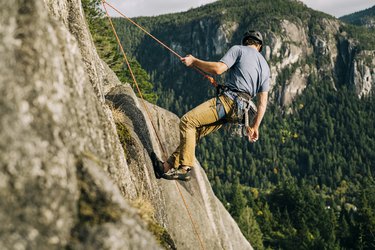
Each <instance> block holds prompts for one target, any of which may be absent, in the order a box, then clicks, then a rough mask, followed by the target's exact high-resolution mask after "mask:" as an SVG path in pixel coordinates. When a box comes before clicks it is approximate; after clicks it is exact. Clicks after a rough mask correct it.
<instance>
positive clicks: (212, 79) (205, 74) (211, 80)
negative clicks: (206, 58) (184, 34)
mask: <svg viewBox="0 0 375 250" xmlns="http://www.w3.org/2000/svg"><path fill="white" fill-rule="evenodd" d="M102 2H103V3H105V4H106V5H108V6H109V7H111V8H112V9H113V10H114V11H116V12H117V13H118V14H119V15H120V16H122V17H123V18H125V19H126V20H128V21H129V22H130V23H132V24H133V25H135V26H136V27H138V28H139V29H140V30H142V31H143V32H144V33H146V34H147V35H148V36H150V37H151V38H152V39H154V40H155V41H156V42H157V43H159V44H160V45H161V46H163V47H164V48H166V49H167V50H169V51H170V52H171V53H172V54H173V55H175V56H177V57H178V58H179V59H180V60H181V59H182V56H181V55H180V54H178V53H177V52H176V51H174V50H173V49H171V48H170V47H168V46H167V45H166V44H165V43H163V42H162V41H160V40H159V39H157V38H156V37H155V36H153V35H152V34H151V33H150V32H148V31H147V30H146V29H145V28H143V27H142V26H141V25H139V24H138V23H136V22H134V21H133V20H132V19H131V18H129V17H127V16H126V15H125V14H123V13H122V12H121V11H119V10H118V9H116V8H115V7H114V6H112V5H111V4H109V3H107V2H106V1H105V0H103V1H102ZM193 69H195V70H196V71H197V72H198V73H200V74H201V75H202V76H203V77H204V78H206V79H207V80H208V81H209V82H210V83H211V84H212V85H213V86H214V87H217V85H218V84H217V82H216V80H215V79H214V78H213V77H212V76H210V75H209V74H207V73H206V72H204V71H203V70H201V69H200V68H198V67H196V66H194V67H193Z"/></svg>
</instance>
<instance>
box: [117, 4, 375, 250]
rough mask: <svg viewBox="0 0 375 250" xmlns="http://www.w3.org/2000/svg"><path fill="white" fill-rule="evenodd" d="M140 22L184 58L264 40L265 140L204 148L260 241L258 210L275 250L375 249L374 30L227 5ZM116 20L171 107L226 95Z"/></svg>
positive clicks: (313, 15) (297, 12)
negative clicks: (248, 34)
mask: <svg viewBox="0 0 375 250" xmlns="http://www.w3.org/2000/svg"><path fill="white" fill-rule="evenodd" d="M135 20H136V21H137V22H138V23H139V24H141V25H142V26H144V27H145V28H146V29H147V30H148V31H150V32H151V33H152V34H153V35H154V36H156V37H157V38H158V39H160V40H161V41H163V42H165V43H166V44H168V45H169V46H170V47H171V48H172V49H174V50H175V51H177V53H179V54H180V55H182V56H183V55H185V54H188V53H190V54H193V55H194V56H197V57H199V58H201V59H203V60H210V61H215V60H219V59H220V58H221V57H222V56H223V55H224V53H225V52H226V51H227V49H229V48H230V47H231V46H233V45H236V44H239V42H240V40H241V37H242V34H243V33H244V32H245V31H246V30H247V29H258V30H260V31H261V32H262V33H263V35H264V38H265V46H264V56H265V58H266V59H267V61H268V62H269V64H270V67H271V71H272V84H271V85H272V89H271V91H270V96H271V101H270V104H269V105H268V109H267V112H266V115H265V117H264V120H263V123H262V126H261V137H260V140H259V141H258V142H257V143H256V144H250V143H248V142H246V140H245V139H242V138H236V137H233V136H230V134H229V133H228V132H227V131H226V130H224V129H223V130H222V131H221V133H214V134H212V135H210V136H208V137H207V138H203V140H202V141H201V142H200V143H199V146H198V148H197V158H198V159H199V160H200V162H201V163H202V167H203V168H204V169H205V171H206V173H207V175H208V177H209V179H210V181H211V183H212V186H213V189H214V191H215V194H216V195H217V196H218V197H219V198H220V200H221V201H222V202H223V204H224V205H225V206H226V208H227V209H228V210H229V211H230V212H231V214H232V216H233V217H234V218H235V219H236V221H237V222H238V224H239V226H240V228H241V230H242V232H243V233H244V235H245V236H246V235H247V236H246V237H248V239H250V240H251V241H252V240H254V238H255V237H254V235H253V234H252V231H251V230H248V228H249V227H251V225H252V224H251V223H248V222H247V219H246V218H251V216H250V215H251V214H252V212H251V211H250V210H249V209H248V208H249V207H250V208H251V209H252V210H253V212H254V215H255V217H256V219H257V222H258V223H259V226H260V229H261V232H262V234H263V237H261V238H262V242H261V243H263V246H264V247H265V248H271V249H295V248H296V247H297V248H298V249H300V248H303V249H361V248H362V249H369V248H366V246H372V245H374V244H375V239H374V237H373V235H372V232H373V229H372V228H375V219H374V217H373V214H374V211H373V209H369V207H372V208H373V207H375V194H373V192H370V193H367V191H366V193H365V190H373V185H374V174H375V169H374V167H373V166H374V162H375V130H374V129H372V128H374V127H375V124H374V121H375V100H374V98H373V91H374V89H375V88H374V84H375V70H374V69H375V58H374V53H375V36H374V34H373V31H371V29H368V28H366V27H360V26H355V25H352V24H347V23H344V22H342V21H340V20H339V19H337V18H335V17H332V16H330V15H328V14H325V13H322V12H318V11H314V10H312V9H310V8H308V7H307V6H306V5H304V4H303V3H301V2H300V1H297V0H262V1H256V0H219V1H216V2H214V3H211V4H208V5H205V6H202V7H199V8H196V9H192V10H189V11H187V12H182V13H175V14H168V15H162V16H156V17H142V18H137V19H135ZM115 24H116V27H117V29H118V31H119V33H120V37H121V40H122V43H123V45H124V48H125V49H126V51H128V52H129V54H131V55H132V56H134V57H135V58H136V59H137V60H138V61H139V63H140V64H141V66H142V67H143V68H144V69H145V70H146V71H147V72H148V73H149V74H150V76H151V80H152V81H153V82H154V84H155V86H156V91H158V92H159V93H160V95H159V96H160V98H159V100H158V104H159V105H160V106H162V107H164V108H167V109H169V110H171V111H173V112H175V113H177V114H178V115H182V114H183V113H184V112H186V111H187V110H188V109H190V108H192V107H194V106H196V105H197V104H198V103H200V102H202V101H203V100H205V99H207V98H209V97H210V96H214V89H213V88H212V87H211V86H210V84H209V83H208V82H207V81H206V80H205V79H203V78H202V76H201V75H199V74H197V73H196V72H194V71H193V70H191V69H188V68H186V67H185V66H184V65H183V64H181V63H180V62H179V59H178V58H177V57H175V56H174V55H173V54H171V53H169V52H168V51H167V50H166V49H164V48H163V47H161V46H160V45H159V44H157V43H156V42H155V41H153V40H152V39H150V38H149V37H147V36H146V35H144V34H143V33H142V32H141V31H139V30H138V29H136V28H135V27H134V26H132V25H129V23H128V22H127V21H125V20H123V19H116V22H115ZM217 79H218V81H220V82H222V83H223V82H225V77H217ZM289 185H290V186H289ZM244 197H245V198H244ZM370 204H371V205H370ZM354 210H356V211H358V212H356V213H353V211H354ZM367 211H369V213H368V214H367ZM245 215H246V216H245ZM336 229H340V230H337V231H336ZM297 243H298V244H299V245H298V246H296V244H297ZM252 244H254V248H256V249H263V248H262V246H261V244H258V245H255V243H254V242H253V241H252Z"/></svg>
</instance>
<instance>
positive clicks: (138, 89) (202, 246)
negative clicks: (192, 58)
mask: <svg viewBox="0 0 375 250" xmlns="http://www.w3.org/2000/svg"><path fill="white" fill-rule="evenodd" d="M102 4H103V8H104V10H105V13H106V15H107V18H108V20H109V23H110V25H111V28H112V31H113V33H114V35H115V37H116V40H117V43H118V45H119V47H120V50H121V53H122V54H123V57H124V60H125V62H126V65H127V66H128V68H129V72H130V75H131V77H132V79H133V81H134V83H135V85H136V87H137V91H138V93H139V96H140V98H141V100H142V104H143V106H144V108H145V110H146V112H147V115H148V118H149V120H150V122H151V124H152V127H153V129H154V132H155V135H156V137H157V139H158V142H159V144H160V146H161V149H162V151H163V155H164V158H165V159H166V157H167V155H166V152H167V151H166V149H165V147H164V145H163V144H162V142H161V140H160V137H159V135H158V133H157V130H156V127H155V125H154V123H153V121H152V119H151V118H152V116H151V114H150V112H149V110H148V108H147V106H146V103H145V100H144V98H143V95H142V92H141V90H140V88H139V86H138V83H137V80H136V78H135V76H134V74H133V71H132V69H131V66H130V63H129V61H128V58H127V56H126V53H125V51H124V48H123V47H122V45H121V42H120V39H119V37H118V35H117V32H116V29H115V27H114V25H113V22H112V19H111V17H110V16H109V14H108V10H107V8H106V6H105V5H106V4H107V5H108V6H110V7H111V8H113V9H114V7H112V6H111V5H110V4H108V3H107V2H106V1H105V0H102ZM116 11H117V10H116ZM119 14H122V13H120V12H119ZM123 16H124V15H123ZM147 33H148V32H147ZM148 34H149V33H148ZM150 35H151V34H150ZM151 36H152V35H151ZM155 39H156V38H155ZM158 41H159V40H158ZM165 47H166V48H167V46H166V45H165ZM174 54H175V55H177V56H178V57H179V58H181V56H179V55H178V54H177V53H174ZM206 77H207V78H208V77H210V76H206ZM211 78H212V77H211ZM208 79H209V78H208ZM212 79H213V78H212ZM175 184H176V187H177V189H178V191H179V194H180V196H181V199H182V201H183V204H184V206H185V208H186V211H187V213H188V215H189V218H190V221H191V224H192V227H193V231H194V233H195V235H196V237H197V239H198V241H199V244H200V247H201V249H203V250H205V247H204V245H203V241H202V239H201V237H200V236H199V233H198V229H197V226H196V223H195V222H194V220H193V217H192V215H191V212H190V210H189V207H188V205H187V203H186V201H185V198H184V196H183V194H182V192H181V189H180V187H179V186H178V183H177V181H175Z"/></svg>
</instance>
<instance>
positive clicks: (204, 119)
mask: <svg viewBox="0 0 375 250" xmlns="http://www.w3.org/2000/svg"><path fill="white" fill-rule="evenodd" d="M219 98H220V101H221V104H222V107H220V106H219V107H217V98H216V97H215V98H212V99H210V100H208V101H206V102H204V103H202V104H200V105H199V106H197V107H195V108H194V109H192V110H190V111H189V112H187V113H186V114H185V115H184V116H183V117H182V118H181V120H180V145H179V146H178V147H177V149H176V150H175V152H174V153H173V154H172V155H171V156H170V157H169V159H168V163H169V164H170V165H171V166H172V167H174V168H178V167H179V166H180V165H185V166H190V167H193V166H194V160H195V146H196V143H197V142H198V141H199V140H200V139H201V138H202V137H204V136H206V135H208V134H209V133H212V132H214V131H216V130H218V129H219V128H220V127H221V126H222V125H223V124H224V123H225V122H226V120H227V119H226V117H230V116H231V114H232V113H233V109H234V105H233V104H234V102H233V100H231V99H230V98H229V97H227V96H220V97H219ZM220 108H221V110H222V108H224V110H225V114H224V113H222V114H220V112H219V114H218V110H220ZM224 110H222V111H223V112H224ZM219 115H220V117H219ZM222 116H224V118H221V117H222Z"/></svg>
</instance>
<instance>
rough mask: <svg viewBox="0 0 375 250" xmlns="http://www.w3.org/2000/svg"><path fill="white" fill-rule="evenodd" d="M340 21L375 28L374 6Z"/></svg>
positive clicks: (346, 16)
mask: <svg viewBox="0 0 375 250" xmlns="http://www.w3.org/2000/svg"><path fill="white" fill-rule="evenodd" d="M340 20H341V21H344V22H347V23H351V24H354V25H358V26H365V27H368V28H375V5H374V6H372V7H371V8H368V9H365V10H362V11H358V12H355V13H353V14H349V15H345V16H342V17H340Z"/></svg>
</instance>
